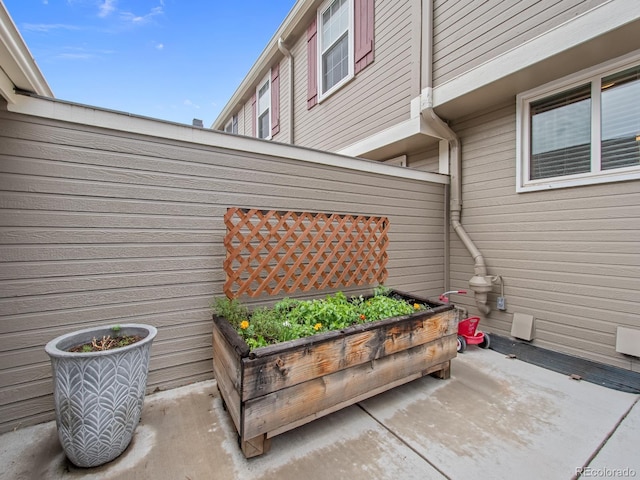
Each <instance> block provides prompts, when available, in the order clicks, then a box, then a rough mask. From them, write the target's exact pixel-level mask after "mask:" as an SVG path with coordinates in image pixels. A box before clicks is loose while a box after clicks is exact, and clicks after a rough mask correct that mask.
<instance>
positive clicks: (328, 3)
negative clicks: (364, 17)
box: [316, 0, 355, 103]
mask: <svg viewBox="0 0 640 480" xmlns="http://www.w3.org/2000/svg"><path fill="white" fill-rule="evenodd" d="M333 2H334V0H326V1H325V2H324V3H323V4H322V5H321V6H320V8H318V11H317V18H316V25H317V34H316V38H317V52H318V53H317V54H316V57H317V59H316V60H317V68H316V71H317V75H318V78H317V85H318V103H320V102H322V101H323V100H325V99H327V98H329V97H330V96H331V95H333V94H334V93H335V92H337V91H338V90H340V89H341V88H342V87H343V86H344V85H345V84H347V83H348V82H349V81H351V80H352V79H353V78H354V76H355V73H354V68H355V67H354V57H355V53H354V48H355V46H354V45H355V42H354V31H355V27H354V12H353V9H354V5H353V2H354V0H347V7H348V8H349V26H348V33H347V35H348V41H347V45H348V49H349V58H348V60H347V61H348V69H349V70H348V73H347V76H346V77H344V78H343V79H342V80H340V81H339V82H338V83H336V84H335V85H334V86H333V87H331V88H330V89H329V90H327V91H326V92H323V91H322V53H323V52H322V14H323V13H324V12H325V11H326V10H327V8H329V7H330V6H331V4H332V3H333Z"/></svg>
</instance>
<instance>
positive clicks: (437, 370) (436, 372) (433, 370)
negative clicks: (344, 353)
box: [267, 360, 451, 438]
mask: <svg viewBox="0 0 640 480" xmlns="http://www.w3.org/2000/svg"><path fill="white" fill-rule="evenodd" d="M450 365H451V361H450V360H449V361H446V362H444V363H440V364H437V365H433V366H432V367H429V368H427V369H426V370H423V371H420V372H416V373H412V374H411V375H407V376H406V377H403V378H399V379H398V380H396V381H394V382H391V383H388V384H386V385H382V386H380V387H378V388H375V389H373V390H369V391H368V392H365V393H363V394H362V395H359V396H357V397H355V398H350V399H349V400H346V401H344V402H342V403H338V404H336V405H333V406H331V407H329V408H327V409H325V410H322V411H321V412H314V413H313V414H311V415H309V416H307V417H304V418H301V419H300V420H298V421H296V422H291V423H289V424H287V425H283V426H282V427H280V428H276V429H275V430H272V431H270V432H268V433H267V437H268V438H271V437H275V436H276V435H280V434H281V433H284V432H288V431H289V430H292V429H294V428H297V427H300V426H302V425H304V424H306V423H309V422H312V421H313V420H316V419H318V418H322V417H324V416H325V415H329V414H330V413H333V412H337V411H338V410H341V409H343V408H346V407H348V406H350V405H354V404H356V403H359V402H362V401H363V400H366V399H367V398H371V397H373V396H375V395H378V394H379V393H383V392H386V391H387V390H391V389H392V388H395V387H399V386H400V385H404V384H405V383H409V382H411V381H413V380H417V379H418V378H421V377H424V376H425V375H428V374H431V375H433V376H434V377H437V378H441V377H440V375H441V374H442V372H449V371H450ZM446 378H449V377H446Z"/></svg>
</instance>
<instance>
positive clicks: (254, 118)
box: [251, 93, 258, 137]
mask: <svg viewBox="0 0 640 480" xmlns="http://www.w3.org/2000/svg"><path fill="white" fill-rule="evenodd" d="M251 108H252V109H253V115H252V116H251V136H253V137H255V136H257V135H256V125H257V123H258V117H257V107H256V94H255V93H254V94H253V97H251Z"/></svg>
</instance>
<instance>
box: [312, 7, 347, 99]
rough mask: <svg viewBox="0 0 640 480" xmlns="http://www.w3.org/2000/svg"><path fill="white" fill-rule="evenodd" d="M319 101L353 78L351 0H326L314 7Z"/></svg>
mask: <svg viewBox="0 0 640 480" xmlns="http://www.w3.org/2000/svg"><path fill="white" fill-rule="evenodd" d="M317 22H318V36H319V37H318V38H319V46H320V49H319V50H320V55H318V77H319V78H318V80H319V81H318V84H319V85H320V92H319V94H320V100H322V98H323V97H326V96H327V95H329V94H331V93H332V92H333V91H335V90H337V89H338V88H340V87H341V86H342V85H343V84H344V83H346V82H347V81H349V79H351V78H353V75H354V73H353V0H329V1H328V2H325V4H324V5H323V6H322V7H321V8H320V9H319V10H318V19H317Z"/></svg>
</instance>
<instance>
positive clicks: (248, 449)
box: [238, 433, 271, 458]
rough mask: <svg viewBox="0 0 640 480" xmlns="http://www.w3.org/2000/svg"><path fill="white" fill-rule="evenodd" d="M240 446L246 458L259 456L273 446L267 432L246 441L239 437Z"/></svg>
mask: <svg viewBox="0 0 640 480" xmlns="http://www.w3.org/2000/svg"><path fill="white" fill-rule="evenodd" d="M238 442H239V443H240V448H241V449H242V453H243V454H244V457H245V458H251V457H257V456H258V455H262V454H263V453H267V452H268V451H269V448H270V447H271V439H270V438H267V434H266V433H265V434H263V435H258V436H257V437H253V438H250V439H249V440H245V441H244V442H243V441H242V440H241V439H240V438H239V439H238Z"/></svg>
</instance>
